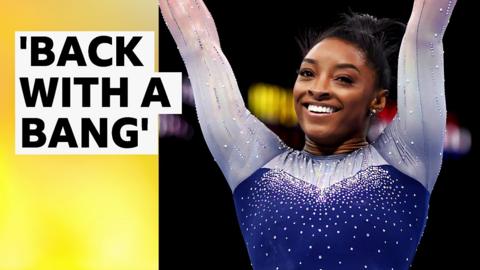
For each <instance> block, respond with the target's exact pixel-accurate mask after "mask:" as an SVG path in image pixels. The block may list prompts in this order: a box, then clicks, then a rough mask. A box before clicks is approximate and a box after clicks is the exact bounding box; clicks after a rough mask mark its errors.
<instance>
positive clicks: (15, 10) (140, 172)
mask: <svg viewBox="0 0 480 270" xmlns="http://www.w3.org/2000/svg"><path fill="white" fill-rule="evenodd" d="M157 28H158V9H157V5H156V1H152V0H141V1H127V0H123V1H118V0H117V1H113V0H82V1H65V0H44V1H38V0H37V1H33V0H28V1H26V0H17V1H13V0H7V1H5V0H2V4H1V6H0V269H1V270H4V269H9V270H10V269H12V270H13V269H32V270H33V269H35V270H42V269H45V270H57V269H58V270H76V269H95V270H103V269H109V270H113V269H132V270H143V269H157V268H158V225H159V224H158V163H157V156H16V155H15V154H14V33H15V31H89V30H93V31H137V30H138V31H140V30H141V31H155V33H156V35H157V33H158V31H157ZM156 47H158V46H156Z"/></svg>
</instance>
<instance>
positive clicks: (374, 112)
mask: <svg viewBox="0 0 480 270" xmlns="http://www.w3.org/2000/svg"><path fill="white" fill-rule="evenodd" d="M376 113H377V110H375V109H371V110H370V117H372V116H375V114H376Z"/></svg>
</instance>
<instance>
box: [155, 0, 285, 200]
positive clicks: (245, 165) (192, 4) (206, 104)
mask: <svg viewBox="0 0 480 270" xmlns="http://www.w3.org/2000/svg"><path fill="white" fill-rule="evenodd" d="M159 5H160V9H161V12H162V15H163V17H164V20H165V22H166V24H167V26H168V28H169V30H170V32H171V34H172V36H173V38H174V40H175V42H176V44H177V46H178V48H179V50H180V54H181V56H182V58H183V60H184V62H185V65H186V68H187V71H188V74H189V78H190V82H191V84H192V89H193V94H194V99H195V106H196V109H197V115H198V119H199V122H200V126H201V129H202V133H203V136H204V138H205V141H206V142H207V145H208V147H209V149H210V152H211V153H212V155H213V157H214V159H215V161H216V162H217V163H218V165H219V166H220V169H221V170H222V172H223V174H224V175H225V177H226V179H227V181H228V183H229V185H230V187H231V189H232V191H233V190H234V189H235V187H236V186H237V185H238V184H239V183H240V182H241V181H243V180H244V179H246V178H247V177H248V176H250V175H251V174H252V173H254V172H255V170H257V169H258V168H260V167H261V166H262V165H264V164H265V163H267V162H268V161H270V160H271V159H272V158H273V157H275V156H276V155H278V154H279V153H281V152H282V151H284V149H285V147H286V146H285V145H284V144H283V142H282V141H281V140H280V139H279V138H278V137H277V136H276V135H275V134H274V133H273V132H272V131H270V130H269V129H268V128H267V127H266V126H265V125H264V124H263V123H262V122H260V121H259V120H258V119H257V118H255V117H254V116H253V115H252V114H251V113H250V112H249V111H248V110H247V108H246V107H245V104H244V102H243V99H242V96H241V94H240V90H239V89H238V85H237V82H236V80H235V76H234V74H233V71H232V69H231V67H230V65H229V63H228V61H227V59H226V58H225V56H224V55H223V53H222V51H221V49H220V42H219V39H218V34H217V30H216V27H215V24H214V21H213V19H212V17H211V15H210V13H209V12H208V10H207V8H206V7H205V5H204V3H203V2H202V1H201V0H160V1H159ZM161 53H165V52H161Z"/></svg>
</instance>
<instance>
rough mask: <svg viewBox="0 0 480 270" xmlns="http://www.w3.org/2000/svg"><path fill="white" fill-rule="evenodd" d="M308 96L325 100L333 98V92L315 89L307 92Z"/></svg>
mask: <svg viewBox="0 0 480 270" xmlns="http://www.w3.org/2000/svg"><path fill="white" fill-rule="evenodd" d="M307 92H308V95H310V96H312V97H313V98H314V99H325V98H329V97H331V96H332V94H331V92H330V91H329V90H327V89H325V90H318V89H314V88H310V89H308V90H307Z"/></svg>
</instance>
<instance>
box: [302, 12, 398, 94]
mask: <svg viewBox="0 0 480 270" xmlns="http://www.w3.org/2000/svg"><path fill="white" fill-rule="evenodd" d="M395 26H397V27H398V30H400V31H401V34H399V33H398V32H397V33H395V31H394V30H395ZM404 31H405V24H404V23H401V22H399V21H395V20H392V19H388V18H385V19H377V18H375V17H374V16H372V15H369V14H359V13H354V12H352V11H350V12H349V13H344V14H342V15H341V20H340V22H339V23H338V24H336V25H334V26H332V27H330V28H328V29H327V30H325V31H323V32H320V33H318V32H314V31H311V30H310V31H308V32H307V33H306V35H305V37H304V38H303V39H298V40H297V41H299V44H300V47H301V49H302V53H303V57H305V55H306V54H307V53H308V52H309V51H310V49H311V48H313V46H315V45H316V44H317V43H319V42H320V41H322V40H324V39H326V38H339V39H342V40H344V41H347V42H349V43H351V44H353V45H354V46H356V47H357V48H358V49H360V50H361V51H362V52H363V53H364V54H365V56H366V59H367V64H368V65H369V66H370V67H371V68H372V69H373V70H374V71H375V73H376V74H377V76H376V84H375V86H376V87H375V88H376V89H379V88H380V89H390V86H391V77H392V74H391V73H392V72H391V68H390V64H389V61H391V62H392V63H394V61H392V60H393V57H394V56H398V53H396V52H397V51H398V48H399V43H400V42H399V40H400V38H399V37H401V35H403V32H404ZM397 58H398V57H397Z"/></svg>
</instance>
